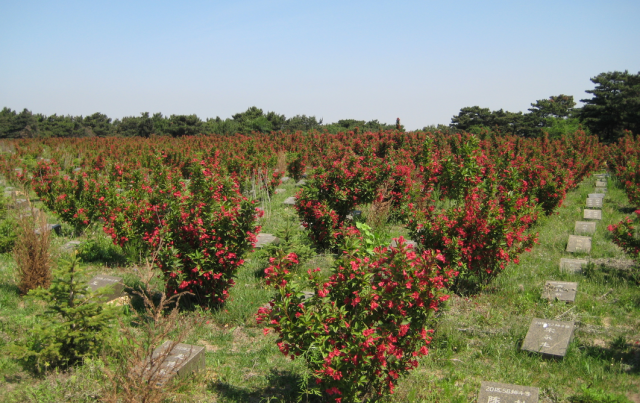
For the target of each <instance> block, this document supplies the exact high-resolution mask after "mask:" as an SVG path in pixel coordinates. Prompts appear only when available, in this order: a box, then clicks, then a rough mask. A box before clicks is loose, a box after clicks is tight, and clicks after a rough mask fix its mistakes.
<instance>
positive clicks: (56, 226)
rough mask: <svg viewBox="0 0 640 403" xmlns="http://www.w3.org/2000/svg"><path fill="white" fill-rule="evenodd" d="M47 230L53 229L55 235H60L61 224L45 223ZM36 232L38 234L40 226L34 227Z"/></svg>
mask: <svg viewBox="0 0 640 403" xmlns="http://www.w3.org/2000/svg"><path fill="white" fill-rule="evenodd" d="M47 231H54V232H55V233H56V235H60V233H61V231H62V225H60V224H47ZM33 232H35V233H36V234H38V235H40V228H36V230H35V231H33Z"/></svg>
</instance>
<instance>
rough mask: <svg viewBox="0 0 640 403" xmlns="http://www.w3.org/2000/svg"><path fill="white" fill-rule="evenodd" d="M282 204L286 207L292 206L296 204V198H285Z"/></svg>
mask: <svg viewBox="0 0 640 403" xmlns="http://www.w3.org/2000/svg"><path fill="white" fill-rule="evenodd" d="M283 203H284V204H286V205H287V206H294V205H295V204H296V197H295V196H290V197H287V198H286V199H285V200H284V202H283Z"/></svg>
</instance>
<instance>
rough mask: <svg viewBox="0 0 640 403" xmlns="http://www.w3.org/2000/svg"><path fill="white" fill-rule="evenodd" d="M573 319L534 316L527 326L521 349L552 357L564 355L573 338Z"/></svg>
mask: <svg viewBox="0 0 640 403" xmlns="http://www.w3.org/2000/svg"><path fill="white" fill-rule="evenodd" d="M574 326H575V322H574V321H570V322H561V321H557V320H549V319H538V318H534V319H533V320H532V321H531V326H529V331H528V332H527V336H526V337H525V338H524V342H523V343H522V349H523V350H527V351H532V352H534V353H541V354H543V355H547V356H552V357H560V358H562V357H564V356H565V354H566V353H567V348H568V347H569V343H570V342H571V339H572V338H573V328H574Z"/></svg>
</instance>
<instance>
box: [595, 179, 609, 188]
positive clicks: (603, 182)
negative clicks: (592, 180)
mask: <svg viewBox="0 0 640 403" xmlns="http://www.w3.org/2000/svg"><path fill="white" fill-rule="evenodd" d="M596 187H600V188H606V187H607V181H606V180H597V181H596Z"/></svg>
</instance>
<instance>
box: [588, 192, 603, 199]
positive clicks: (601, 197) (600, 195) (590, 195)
mask: <svg viewBox="0 0 640 403" xmlns="http://www.w3.org/2000/svg"><path fill="white" fill-rule="evenodd" d="M587 197H589V199H595V198H598V199H604V193H589V196H587Z"/></svg>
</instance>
